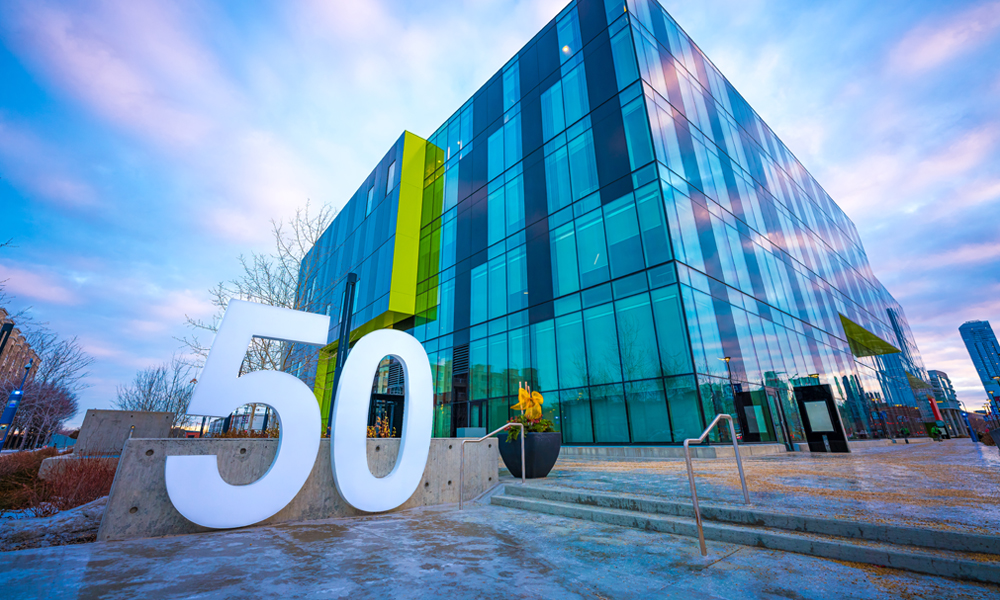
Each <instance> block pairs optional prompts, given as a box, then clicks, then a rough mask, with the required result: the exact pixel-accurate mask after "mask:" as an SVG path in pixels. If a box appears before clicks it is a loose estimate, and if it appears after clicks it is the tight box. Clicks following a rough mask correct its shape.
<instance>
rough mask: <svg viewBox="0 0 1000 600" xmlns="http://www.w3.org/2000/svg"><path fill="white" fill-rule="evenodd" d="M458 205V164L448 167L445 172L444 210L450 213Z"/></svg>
mask: <svg viewBox="0 0 1000 600" xmlns="http://www.w3.org/2000/svg"><path fill="white" fill-rule="evenodd" d="M457 204H458V164H457V163H456V164H454V165H452V166H451V167H448V169H447V170H445V172H444V204H443V206H444V210H445V211H448V210H451V209H452V208H454V207H455V206H456V205H457Z"/></svg>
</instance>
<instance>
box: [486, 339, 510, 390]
mask: <svg viewBox="0 0 1000 600" xmlns="http://www.w3.org/2000/svg"><path fill="white" fill-rule="evenodd" d="M488 340H489V352H490V375H489V397H490V398H496V397H497V396H506V395H507V394H508V392H507V377H508V374H507V334H506V333H501V334H499V335H493V336H490V337H489V338H488Z"/></svg>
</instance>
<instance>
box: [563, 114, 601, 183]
mask: <svg viewBox="0 0 1000 600" xmlns="http://www.w3.org/2000/svg"><path fill="white" fill-rule="evenodd" d="M566 150H567V152H568V154H569V172H570V176H571V178H572V187H573V200H579V199H581V198H583V197H584V196H587V195H588V194H591V193H593V192H595V191H597V187H598V182H597V159H596V157H595V155H594V136H593V134H592V133H591V131H590V130H589V129H588V130H586V131H584V132H583V134H582V135H580V136H578V137H576V138H574V139H572V140H570V141H569V143H568V144H566Z"/></svg>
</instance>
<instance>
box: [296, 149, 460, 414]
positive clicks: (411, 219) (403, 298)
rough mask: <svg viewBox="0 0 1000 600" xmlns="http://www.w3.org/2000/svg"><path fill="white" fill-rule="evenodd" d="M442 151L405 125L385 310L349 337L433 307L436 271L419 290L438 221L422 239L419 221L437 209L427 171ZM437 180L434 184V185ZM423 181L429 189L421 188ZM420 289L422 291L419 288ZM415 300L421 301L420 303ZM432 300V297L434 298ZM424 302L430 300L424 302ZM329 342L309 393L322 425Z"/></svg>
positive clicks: (423, 315)
mask: <svg viewBox="0 0 1000 600" xmlns="http://www.w3.org/2000/svg"><path fill="white" fill-rule="evenodd" d="M443 156H444V155H443V152H442V151H441V149H440V148H438V147H437V146H435V145H433V144H431V143H430V142H427V141H426V140H424V139H423V138H421V137H419V136H416V135H414V134H412V133H410V132H409V131H404V132H403V153H402V158H401V159H399V165H400V167H399V201H398V204H397V213H396V231H395V232H394V235H395V238H394V245H393V253H392V275H391V277H390V283H389V310H387V311H386V312H384V313H382V314H380V315H377V316H375V317H373V318H372V319H370V320H369V321H368V322H366V323H362V324H361V325H357V326H355V327H353V328H352V329H351V336H350V339H351V343H352V344H353V343H354V342H356V341H357V340H359V339H361V337H363V336H365V335H367V334H369V333H371V332H372V331H375V330H376V329H391V328H392V327H394V326H395V325H396V323H399V322H400V321H402V320H404V319H407V318H409V317H414V316H417V317H418V321H420V322H425V321H426V320H428V319H429V318H430V319H433V318H435V317H436V313H437V293H438V292H437V285H438V280H437V277H433V278H431V279H430V280H429V281H423V283H422V284H421V286H420V288H419V290H418V286H417V282H418V281H422V280H424V279H427V274H424V272H425V271H426V270H427V268H428V266H429V265H430V263H431V261H433V264H434V265H435V268H436V265H437V257H438V253H439V251H440V238H441V233H440V223H438V228H437V229H436V230H435V231H434V232H432V233H430V234H426V232H425V236H424V239H423V240H421V238H420V233H421V225H422V224H424V223H427V222H430V221H432V220H434V219H435V218H436V217H437V216H439V215H440V214H441V207H442V198H443V189H444V188H443V187H442V185H441V181H440V180H441V179H442V177H441V171H440V170H438V171H437V177H431V178H430V179H429V181H428V184H427V185H426V186H425V172H426V171H427V170H428V169H432V168H433V167H435V166H437V165H438V164H440V163H443ZM435 182H437V185H435ZM425 187H426V188H427V189H425ZM418 291H419V292H420V293H419V294H418ZM418 300H419V301H420V302H421V305H420V306H419V307H418ZM432 301H433V303H432ZM427 304H432V305H431V306H427ZM338 345H339V342H338V341H337V340H334V341H333V342H332V343H330V344H328V345H326V346H325V347H323V349H322V350H320V355H319V362H318V365H317V370H316V383H315V385H314V386H313V393H315V395H316V399H317V400H318V401H319V404H320V409H321V411H322V418H323V430H324V431H326V419H327V415H328V414H329V412H330V402H331V401H332V398H333V392H334V390H333V377H334V375H335V371H336V360H337V346H338Z"/></svg>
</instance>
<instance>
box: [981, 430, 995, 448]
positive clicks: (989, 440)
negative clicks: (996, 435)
mask: <svg viewBox="0 0 1000 600" xmlns="http://www.w3.org/2000/svg"><path fill="white" fill-rule="evenodd" d="M979 441H980V442H982V443H983V444H985V445H987V446H996V445H997V443H996V441H995V440H994V439H993V436H992V435H990V434H989V433H984V434H983V435H982V437H981V438H979Z"/></svg>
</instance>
